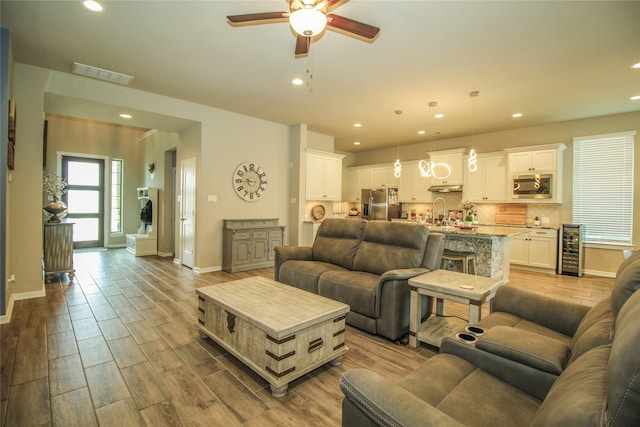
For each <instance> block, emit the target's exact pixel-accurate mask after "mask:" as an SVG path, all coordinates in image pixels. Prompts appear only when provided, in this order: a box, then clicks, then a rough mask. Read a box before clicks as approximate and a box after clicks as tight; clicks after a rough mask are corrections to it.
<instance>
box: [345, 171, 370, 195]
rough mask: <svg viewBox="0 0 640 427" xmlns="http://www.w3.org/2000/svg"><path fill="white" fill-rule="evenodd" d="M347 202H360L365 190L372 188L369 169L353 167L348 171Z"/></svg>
mask: <svg viewBox="0 0 640 427" xmlns="http://www.w3.org/2000/svg"><path fill="white" fill-rule="evenodd" d="M347 178H348V184H347V201H349V202H360V201H361V200H360V198H361V197H362V189H363V188H371V178H370V171H369V168H368V167H353V168H349V169H347Z"/></svg>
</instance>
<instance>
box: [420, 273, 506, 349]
mask: <svg viewBox="0 0 640 427" xmlns="http://www.w3.org/2000/svg"><path fill="white" fill-rule="evenodd" d="M503 283H504V281H502V280H499V279H492V278H490V277H481V276H475V275H472V274H464V273H457V272H454V271H448V270H434V271H430V272H429V273H425V274H422V275H420V276H416V277H413V278H411V279H409V289H411V300H410V314H409V345H412V346H413V347H419V346H420V342H426V343H427V344H431V345H433V346H436V347H440V342H441V341H442V338H444V337H446V336H448V335H451V334H452V333H454V332H456V331H457V332H463V330H464V328H465V326H467V325H473V324H475V323H478V321H480V316H481V309H482V304H484V303H485V302H487V301H491V300H492V299H493V297H494V296H495V294H496V291H497V290H498V288H499V287H500V286H502V285H503ZM420 295H428V296H431V297H434V298H436V316H431V317H429V318H428V319H427V320H425V321H424V322H421V318H420V313H422V304H421V302H422V298H420ZM444 300H451V301H455V302H459V303H463V304H469V323H468V324H467V322H465V321H464V320H462V319H459V318H456V317H443V316H444V314H445V313H444Z"/></svg>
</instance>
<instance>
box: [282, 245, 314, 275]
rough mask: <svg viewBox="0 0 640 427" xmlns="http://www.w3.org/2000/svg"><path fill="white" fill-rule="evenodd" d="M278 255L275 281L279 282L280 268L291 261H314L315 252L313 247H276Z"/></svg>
mask: <svg viewBox="0 0 640 427" xmlns="http://www.w3.org/2000/svg"><path fill="white" fill-rule="evenodd" d="M274 251H275V253H276V258H275V263H274V269H273V275H274V280H276V281H278V278H279V276H280V274H279V273H280V266H281V265H282V264H283V263H284V262H285V261H288V260H290V259H295V260H301V261H312V260H313V251H312V249H311V246H276V247H275V248H274Z"/></svg>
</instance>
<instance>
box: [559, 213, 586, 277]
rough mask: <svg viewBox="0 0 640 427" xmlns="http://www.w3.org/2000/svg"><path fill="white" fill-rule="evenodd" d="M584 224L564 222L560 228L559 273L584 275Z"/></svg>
mask: <svg viewBox="0 0 640 427" xmlns="http://www.w3.org/2000/svg"><path fill="white" fill-rule="evenodd" d="M584 232H585V229H584V225H582V224H563V225H562V227H561V228H560V248H559V251H558V273H560V274H564V275H566V276H578V277H582V273H583V271H584Z"/></svg>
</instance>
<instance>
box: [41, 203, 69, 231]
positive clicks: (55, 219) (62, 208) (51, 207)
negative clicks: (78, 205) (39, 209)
mask: <svg viewBox="0 0 640 427" xmlns="http://www.w3.org/2000/svg"><path fill="white" fill-rule="evenodd" d="M43 209H44V210H45V212H47V214H45V215H47V216H48V217H49V220H48V221H47V222H48V223H50V224H57V223H59V222H60V219H61V218H64V217H65V216H66V213H67V205H66V204H65V203H64V202H61V201H59V200H58V197H57V196H53V201H52V202H49V203H47V205H46V206H45V207H44V208H43Z"/></svg>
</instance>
